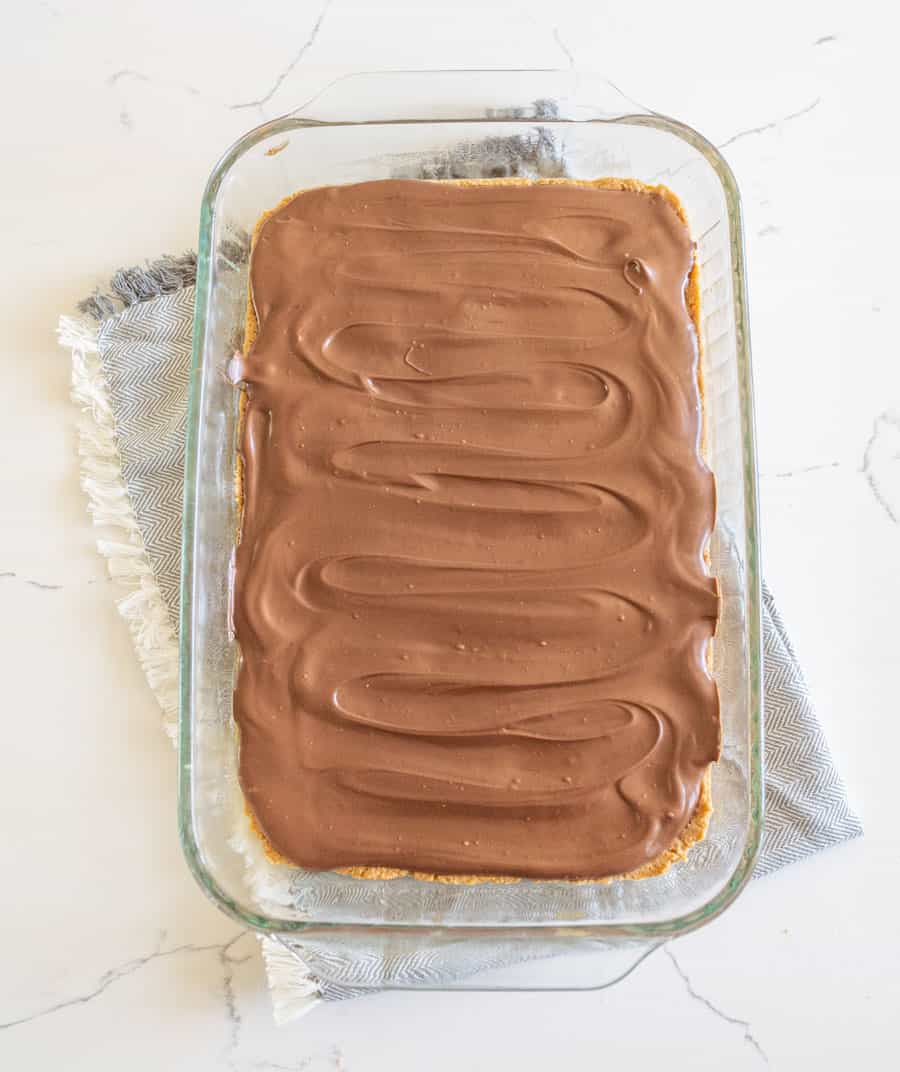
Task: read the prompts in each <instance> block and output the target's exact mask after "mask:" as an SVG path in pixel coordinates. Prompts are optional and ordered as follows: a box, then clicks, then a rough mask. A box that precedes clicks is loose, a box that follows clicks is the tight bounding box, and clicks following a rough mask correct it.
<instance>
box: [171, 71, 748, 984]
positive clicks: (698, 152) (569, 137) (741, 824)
mask: <svg viewBox="0 0 900 1072" xmlns="http://www.w3.org/2000/svg"><path fill="white" fill-rule="evenodd" d="M509 175H516V176H525V177H537V176H549V175H568V176H571V177H573V178H596V177H600V176H620V177H627V178H637V179H640V180H642V181H643V182H645V183H657V182H662V183H665V184H667V185H668V186H669V187H671V189H673V190H674V192H675V193H676V194H677V195H678V197H679V198H680V199H681V201H682V203H683V205H684V207H685V209H686V211H687V214H688V217H689V221H690V226H691V230H692V233H693V235H694V238H695V240H696V242H697V245H698V254H699V262H700V269H701V287H702V307H701V316H702V331H701V335H702V339H701V343H702V357H701V361H702V374H703V382H704V397H705V406H706V425H707V444H706V450H707V456H708V461H709V464H710V466H711V468H712V469H713V471H714V473H715V477H716V483H717V495H718V516H717V523H716V528H715V532H714V534H713V538H712V542H711V555H712V569H713V572H714V573H715V574H716V576H717V577H718V579H719V585H720V591H721V595H722V616H721V621H720V625H719V630H718V634H717V638H716V641H715V644H714V656H713V668H712V669H713V673H714V676H715V678H716V680H717V682H718V687H719V692H720V696H721V710H722V728H723V747H722V757H721V760H720V761H719V762H718V763H717V764H716V765H715V767H714V770H713V777H712V787H713V806H714V809H715V811H714V814H713V817H712V821H711V824H710V828H709V833H708V836H707V838H706V839H705V841H703V842H702V843H700V844H698V845H696V846H694V848H693V849H692V850H691V851H690V853H689V855H688V858H687V859H686V860H685V861H684V862H682V863H680V864H677V865H675V866H674V867H672V868H671V869H670V870H669V871H668V872H666V873H665V874H663V875H660V876H659V877H656V878H650V879H644V880H642V881H637V882H634V881H619V882H611V883H607V884H596V883H594V884H575V883H563V882H520V883H517V884H514V885H498V884H481V885H476V886H460V885H443V884H436V883H429V882H423V881H420V880H417V879H413V878H403V879H394V880H389V881H372V880H361V879H353V878H349V877H344V876H341V875H337V874H334V873H331V872H327V873H313V872H307V871H301V870H299V869H297V868H293V867H289V866H286V865H283V864H275V863H272V862H271V861H269V860H267V858H266V857H265V855H264V853H263V852H262V850H261V846H260V844H259V842H258V841H257V840H256V839H255V837H254V836H253V835H252V834H251V833H250V832H249V829H248V825H247V820H246V818H245V817H244V812H243V798H242V795H241V792H240V788H239V786H238V781H237V762H236V760H237V748H236V737H235V732H234V728H233V722H232V711H231V704H232V690H233V684H234V675H235V669H236V662H237V651H236V645H235V642H234V639H233V637H232V635H231V633H230V630H229V590H230V566H231V562H232V554H233V548H234V537H235V532H236V528H237V516H236V503H235V486H234V466H235V451H236V446H237V418H238V397H237V392H236V390H235V388H234V386H233V385H232V383H231V382H230V380H229V377H228V374H227V373H228V365H229V362H230V360H231V358H232V356H233V355H234V353H235V351H239V350H240V349H241V347H242V343H243V333H244V316H245V308H246V294H247V261H248V253H249V241H250V234H251V233H252V230H253V227H254V224H255V223H256V220H257V218H258V217H259V215H260V214H261V213H262V212H263V211H264V210H265V209H268V208H271V207H272V206H274V205H275V204H277V203H278V202H279V201H280V200H281V199H282V198H284V197H286V196H288V195H289V194H292V193H294V192H296V191H298V190H301V189H304V188H308V187H313V186H321V185H326V184H338V183H348V182H358V181H362V180H366V179H378V178H388V177H404V178H429V179H441V178H458V177H497V176H509ZM182 571H183V572H182V604H181V720H180V763H181V776H180V795H179V824H180V831H181V838H182V842H183V845H184V851H185V854H186V857H187V860H188V863H189V865H190V867H191V869H192V871H193V873H194V875H195V876H196V878H197V880H198V881H199V883H200V885H201V886H202V888H203V889H204V890H205V891H206V893H207V894H208V895H209V896H210V897H211V898H212V899H213V900H214V901H215V902H216V903H217V904H218V905H219V906H220V907H221V908H222V909H223V910H224V911H225V912H227V913H229V914H230V915H232V916H233V917H235V918H236V919H237V920H239V921H240V922H241V923H242V924H245V925H247V926H249V927H252V928H255V929H256V930H258V931H262V932H268V933H271V934H274V935H278V936H281V938H282V940H284V941H285V942H287V943H288V944H289V942H290V941H295V942H299V943H300V944H302V948H303V956H304V959H305V961H306V962H307V964H308V965H311V966H312V967H313V970H314V972H315V973H316V974H317V975H318V976H319V977H320V978H323V979H326V980H327V979H328V978H329V977H334V976H335V975H339V976H340V979H341V981H342V982H343V983H347V981H348V978H356V977H355V975H354V971H355V966H357V965H364V966H365V970H363V969H362V968H360V970H359V972H358V973H357V974H358V979H356V982H355V983H354V985H359V986H369V987H392V986H402V987H406V986H419V987H434V986H441V987H447V986H450V987H481V988H540V987H548V988H549V987H579V988H582V987H597V986H604V985H608V984H609V983H610V982H613V981H615V980H616V979H618V978H621V977H622V976H623V975H624V974H626V973H627V971H628V970H630V969H631V968H632V967H633V966H634V965H635V964H636V963H637V962H638V961H639V960H640V959H641V958H642V957H643V956H644V955H646V953H647V952H648V951H649V950H650V949H652V948H653V947H654V946H655V945H657V944H659V943H660V942H662V941H665V940H666V939H668V938H671V937H674V936H676V935H680V934H684V933H685V932H687V931H689V930H691V929H693V928H695V927H697V926H699V925H701V924H702V923H704V922H708V921H709V920H711V919H713V918H715V917H716V916H717V915H718V914H719V913H720V912H722V911H723V909H725V908H726V907H727V906H728V905H729V904H731V903H732V901H733V900H734V898H735V897H736V896H737V894H738V892H739V891H740V889H741V888H742V886H743V885H744V883H745V882H746V880H747V878H748V877H749V875H750V873H751V871H752V867H753V862H754V859H755V856H756V852H757V849H758V845H759V840H760V830H761V822H762V748H761V745H762V693H761V680H760V668H761V658H760V594H759V586H760V580H759V550H758V536H757V502H756V460H755V450H754V433H753V408H752V399H751V381H750V351H749V340H748V332H747V314H746V293H745V283H744V263H743V238H742V232H741V215H740V202H739V197H738V191H737V188H736V186H735V182H734V178H733V176H732V174H731V172H730V170H729V168H728V166H727V164H726V163H725V161H724V160H723V159H722V157H721V156H720V155H719V153H718V152H717V151H716V149H715V148H714V147H713V146H712V145H711V144H710V143H709V142H707V141H706V140H705V139H704V138H702V137H701V136H700V135H698V134H697V133H695V132H694V131H693V130H691V129H690V128H688V127H686V126H684V125H683V124H681V123H678V122H675V121H673V120H671V119H667V118H665V117H663V116H660V115H657V114H654V113H649V112H647V111H645V110H644V109H642V108H640V107H639V106H638V105H635V104H634V102H632V101H630V100H628V99H627V98H625V97H623V96H622V94H621V93H619V92H618V90H616V89H615V88H614V87H613V86H611V85H610V84H609V83H608V82H606V81H604V80H603V79H600V78H597V77H590V76H586V75H581V74H577V73H575V72H572V71H432V72H418V71H415V72H412V71H410V72H392V73H380V74H362V75H354V76H351V77H348V78H344V79H339V80H338V81H336V82H334V83H332V84H331V85H330V86H329V87H327V88H326V90H324V91H323V92H322V93H321V94H320V95H319V96H318V97H316V98H314V99H313V100H312V101H310V102H308V103H307V104H305V105H303V106H302V107H301V108H300V109H299V110H298V111H296V112H294V113H292V114H290V115H288V116H285V117H283V118H281V119H276V120H274V121H272V122H269V123H265V124H264V125H262V126H260V127H257V128H256V129H255V130H252V131H251V132H250V133H248V134H246V135H245V136H244V137H243V138H241V139H240V140H239V141H238V142H237V143H236V144H235V145H233V146H232V147H231V148H230V149H229V150H228V152H227V153H226V154H225V156H224V157H223V158H222V160H221V161H220V162H219V163H218V165H217V166H216V168H215V169H214V171H213V173H212V176H211V177H210V180H209V183H208V185H207V188H206V192H205V194H204V197H203V204H202V210H201V228H200V249H199V263H198V272H197V293H196V314H195V323H194V349H193V365H192V370H191V385H190V406H189V415H188V434H187V461H186V473H185V501H184V548H183V562H182ZM413 950H419V951H421V950H426V951H433V952H434V953H435V955H436V956H437V955H439V957H440V963H441V971H440V973H439V974H437V975H435V973H429V972H422V973H420V974H418V975H416V976H415V977H413V978H410V976H409V973H408V972H406V973H404V972H403V971H401V970H400V969H399V968H396V967H392V965H393V966H396V965H398V964H402V963H403V962H404V956H403V954H404V952H407V951H413ZM563 953H565V954H568V955H567V956H564V957H563V956H560V955H559V954H563ZM373 963H377V964H378V965H379V969H378V970H377V971H372V970H371V969H372V964H373Z"/></svg>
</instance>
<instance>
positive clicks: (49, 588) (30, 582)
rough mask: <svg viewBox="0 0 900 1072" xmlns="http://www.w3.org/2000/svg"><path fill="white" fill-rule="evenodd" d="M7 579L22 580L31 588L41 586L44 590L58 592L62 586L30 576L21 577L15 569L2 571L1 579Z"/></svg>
mask: <svg viewBox="0 0 900 1072" xmlns="http://www.w3.org/2000/svg"><path fill="white" fill-rule="evenodd" d="M6 580H21V581H22V584H27V585H28V586H29V587H30V588H39V589H40V590H41V591H42V592H58V591H59V590H60V589H61V588H62V585H61V584H47V583H46V582H45V581H33V580H31V579H30V578H28V577H21V578H20V577H19V575H18V573H16V572H14V571H13V570H6V571H5V572H4V573H0V581H6Z"/></svg>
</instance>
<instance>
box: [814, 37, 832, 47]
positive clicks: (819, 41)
mask: <svg viewBox="0 0 900 1072" xmlns="http://www.w3.org/2000/svg"><path fill="white" fill-rule="evenodd" d="M832 41H837V37H836V36H835V35H834V34H825V36H824V37H817V38H816V39H815V41H813V45H814V46H815V45H827V44H830V43H831V42H832Z"/></svg>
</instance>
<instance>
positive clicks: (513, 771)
mask: <svg viewBox="0 0 900 1072" xmlns="http://www.w3.org/2000/svg"><path fill="white" fill-rule="evenodd" d="M692 262H693V253H692V246H691V242H690V238H689V235H688V232H687V228H686V226H685V224H684V222H683V221H682V219H681V218H680V217H679V215H678V213H677V212H676V210H675V208H674V207H673V205H672V203H671V201H670V200H669V199H667V198H666V197H665V196H663V195H662V194H661V193H658V192H649V191H645V190H636V189H621V188H619V189H604V188H591V187H586V186H576V185H543V184H541V185H528V186H506V185H499V184H498V185H489V186H473V187H458V186H451V185H445V184H434V183H416V182H395V181H389V182H379V183H366V184H361V185H359V186H347V187H337V188H326V189H321V190H316V191H310V192H308V193H305V194H301V195H299V196H298V197H296V198H295V199H293V200H292V201H290V202H289V203H287V204H286V205H284V206H282V207H280V208H279V209H278V210H277V211H276V212H275V213H273V214H272V215H271V216H270V217H269V218H268V219H267V221H266V223H265V224H264V225H263V227H262V228H261V229H260V231H259V234H258V236H257V242H256V246H255V249H254V255H253V260H252V268H251V289H252V297H253V302H254V310H255V315H256V319H257V323H258V334H257V338H256V341H255V343H254V346H253V348H252V350H251V352H250V354H249V355H248V357H247V359H246V361H245V367H244V369H243V380H244V383H245V385H246V388H247V392H248V400H247V405H246V412H245V419H244V425H243V439H242V450H241V454H242V463H243V480H244V515H243V523H242V534H241V542H240V546H239V548H238V554H237V566H236V581H235V612H234V621H235V630H236V634H237V638H238V641H239V643H240V646H241V650H242V655H243V663H242V667H241V671H240V674H239V680H238V686H237V691H236V696H235V715H236V718H237V721H238V724H239V726H240V731H241V780H242V784H243V787H244V791H245V794H246V796H247V799H248V802H249V803H250V806H251V808H252V810H253V812H254V815H255V817H256V820H257V822H258V823H259V825H260V827H261V829H262V831H263V832H264V834H265V836H266V838H267V839H268V841H269V842H270V844H271V846H272V847H273V848H274V849H275V850H276V851H277V852H278V853H279V854H281V855H283V856H285V857H287V858H288V859H290V860H292V861H294V862H296V863H298V864H301V865H302V866H306V867H310V868H317V869H322V868H334V867H343V868H360V867H362V868H372V867H375V868H388V869H401V870H403V869H408V870H413V871H419V872H427V873H433V874H439V875H450V876H452V875H473V874H475V875H477V874H495V875H509V876H530V877H539V878H561V877H567V878H602V877H604V876H608V875H614V874H623V873H628V872H633V871H641V869H642V868H646V867H647V865H648V864H650V863H651V862H652V861H655V860H656V859H657V858H659V857H660V855H661V854H665V853H666V852H667V850H669V849H670V848H671V846H673V844H678V842H679V840H680V839H681V838H682V837H683V835H685V833H686V831H687V830H688V828H689V827H690V826H692V825H696V823H697V815H698V813H699V812H701V811H702V812H703V816H704V822H705V814H706V810H708V801H702V800H701V798H702V797H703V796H704V792H703V787H704V774H705V772H706V770H707V768H708V766H709V764H710V762H711V761H712V760H714V759H715V758H716V756H717V754H718V744H719V719H718V701H717V696H716V690H715V686H714V684H713V683H712V681H711V680H710V678H709V676H708V674H707V672H706V669H705V665H704V651H705V647H706V644H707V642H708V641H709V639H710V637H711V635H712V633H713V630H714V628H715V620H716V614H717V601H716V594H715V583H714V581H713V580H712V579H711V578H709V577H708V576H707V575H706V573H705V570H704V567H703V558H702V555H703V548H704V546H705V543H706V540H707V538H708V535H709V532H710V530H711V528H712V524H713V518H714V508H715V503H714V488H713V482H712V477H711V474H710V473H709V471H708V470H707V468H706V467H705V465H704V464H703V462H702V460H701V458H700V455H699V451H698V441H699V433H700V401H699V396H698V390H697V368H696V361H697V354H696V338H695V334H694V330H693V325H692V320H691V316H690V314H689V312H688V309H687V308H686V305H685V288H686V283H687V280H688V276H689V273H690V271H691V266H692ZM701 802H702V803H704V804H705V807H704V808H703V809H701V808H700V806H699V805H700V804H701ZM695 836H702V832H701V833H700V835H695ZM392 873H393V872H392Z"/></svg>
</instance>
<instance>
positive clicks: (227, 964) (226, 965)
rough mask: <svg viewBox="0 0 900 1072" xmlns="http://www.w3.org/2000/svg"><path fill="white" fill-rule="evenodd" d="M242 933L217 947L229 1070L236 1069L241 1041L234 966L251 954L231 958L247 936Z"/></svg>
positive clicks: (240, 1021)
mask: <svg viewBox="0 0 900 1072" xmlns="http://www.w3.org/2000/svg"><path fill="white" fill-rule="evenodd" d="M247 933H248V932H247V931H242V932H241V933H240V934H236V935H235V936H234V938H232V939H231V941H230V942H226V943H225V944H224V945H222V946H218V947H217V948H218V954H219V963H220V964H221V965H222V996H223V997H224V999H225V1019H226V1021H227V1024H228V1041H227V1043H226V1047H225V1059H226V1061H227V1063H228V1067H229V1068H236V1067H237V1066H236V1064H235V1057H236V1054H237V1048H238V1044H239V1043H240V1041H241V1028H242V1027H243V1023H244V1022H243V1019H242V1017H241V1014H240V1012H239V1011H238V1007H237V998H236V996H235V992H234V966H235V965H236V964H243V963H244V962H245V961H248V960H249V959H250V957H251V955H252V954H250V953H248V954H247V955H246V956H243V957H233V956H231V955H230V954H231V950H232V948H233V947H234V946H235V945H236V944H237V943H238V942H239V941H240V940H241V939H242V938H243V937H244V935H245V934H247Z"/></svg>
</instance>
